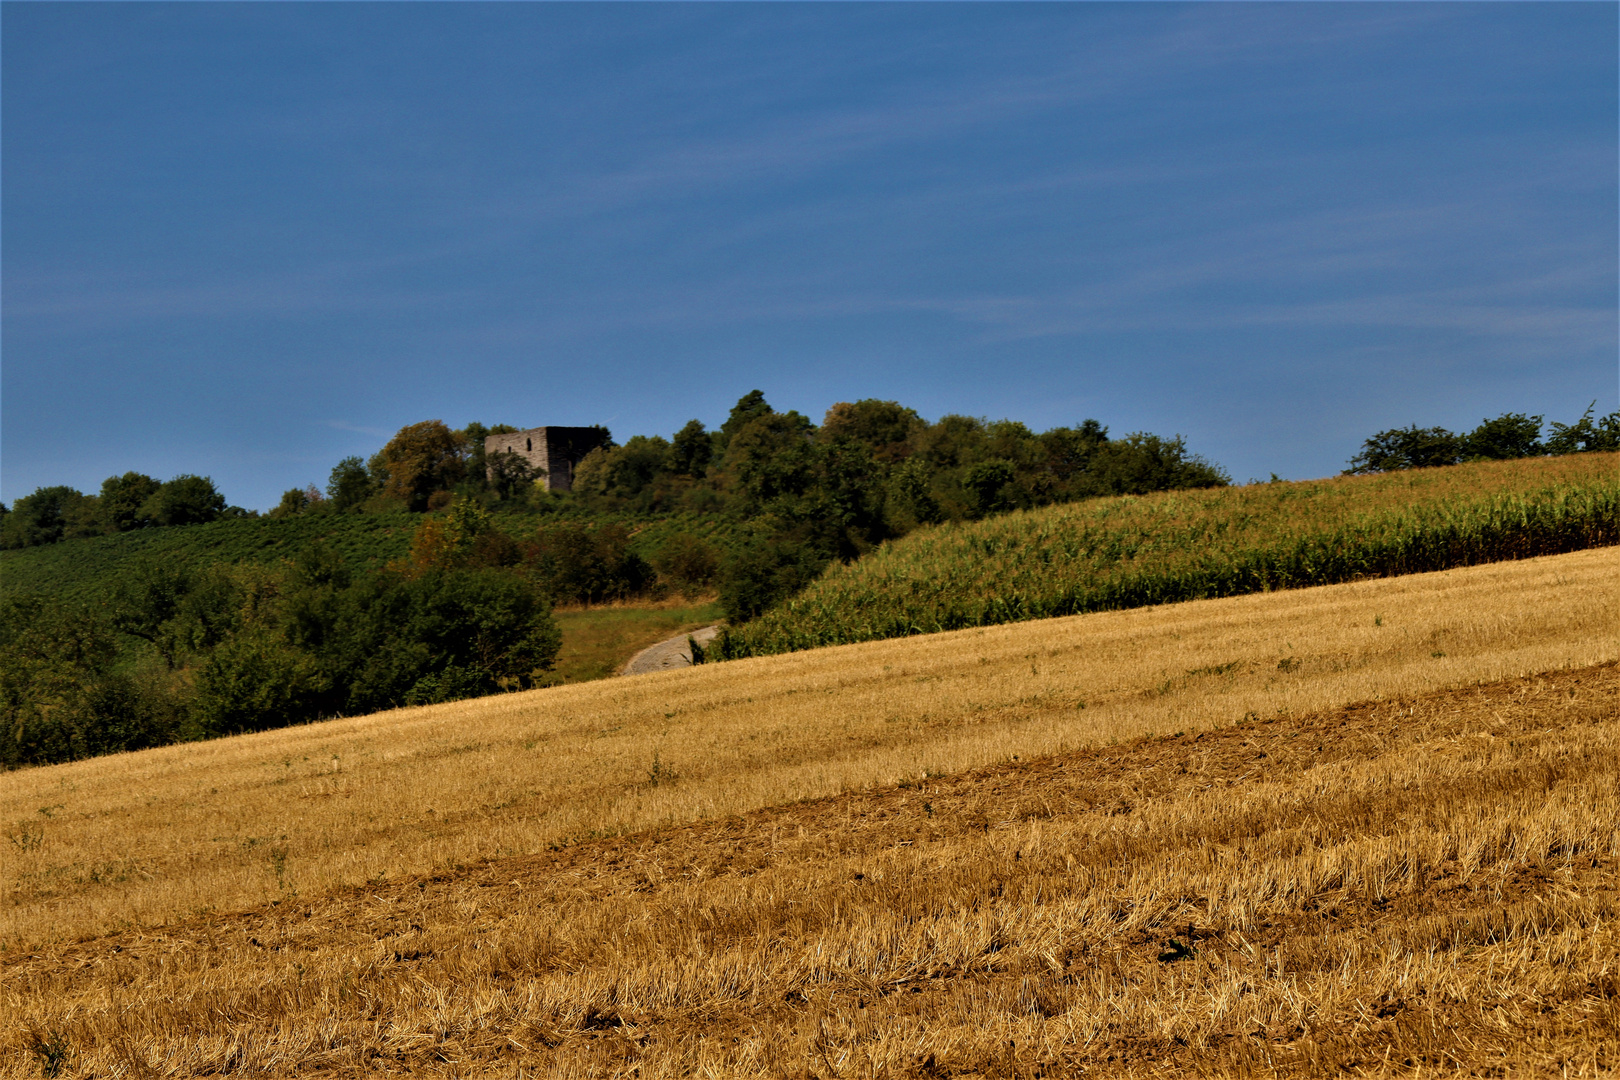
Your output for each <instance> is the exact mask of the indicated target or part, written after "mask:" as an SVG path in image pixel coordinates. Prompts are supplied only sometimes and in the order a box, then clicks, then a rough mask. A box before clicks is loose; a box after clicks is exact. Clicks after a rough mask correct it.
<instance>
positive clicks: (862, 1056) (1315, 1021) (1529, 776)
mask: <svg viewBox="0 0 1620 1080" xmlns="http://www.w3.org/2000/svg"><path fill="white" fill-rule="evenodd" d="M1617 609H1620V558H1617V557H1616V553H1615V552H1614V551H1613V549H1601V550H1595V551H1587V552H1581V553H1576V554H1572V555H1565V556H1558V557H1553V558H1545V559H1537V560H1530V561H1526V562H1520V563H1509V564H1498V565H1493V566H1483V567H1475V568H1470V569H1466V570H1456V571H1448V572H1444V573H1439V574H1431V575H1420V576H1413V577H1406V578H1396V579H1387V580H1379V581H1370V582H1361V583H1354V584H1348V585H1340V586H1331V587H1327V588H1322V589H1315V590H1305V591H1300V592H1294V593H1270V594H1262V595H1256V596H1247V597H1238V598H1232V599H1226V600H1215V601H1201V602H1197V603H1192V604H1185V605H1177V606H1175V607H1165V608H1154V609H1140V610H1135V611H1123V612H1109V613H1102V614H1097V615H1089V616H1081V617H1077V618H1072V619H1062V620H1051V621H1048V622H1042V623H1023V624H1015V625H1010V626H1003V627H995V628H989V629H983V630H970V631H963V632H959V633H955V634H948V635H937V636H934V637H928V638H917V639H909V640H902V641H887V642H876V643H872V644H867V645H859V646H851V647H846V648H840V649H829V650H821V651H816V652H809V653H798V654H792V655H788V656H779V657H769V658H763V659H759V660H750V661H741V662H735V663H729V664H724V665H716V666H712V667H699V668H695V669H689V670H686V671H679V672H671V673H666V674H660V675H654V676H645V677H640V678H637V679H630V680H620V681H615V682H610V683H596V684H587V685H581V686H568V687H559V688H553V689H549V690H544V691H537V692H534V693H531V694H527V695H511V696H508V697H503V698H498V699H494V700H488V699H486V700H484V701H481V702H470V703H461V704H456V705H446V706H436V707H432V708H426V709H417V710H405V711H400V712H397V713H391V714H384V715H380V716H375V717H363V718H356V719H352V720H344V721H337V722H333V723H329V724H323V725H316V726H311V727H308V728H298V729H291V730H285V731H279V732H272V733H266V734H263V735H258V736H251V737H248V738H244V739H235V740H226V741H221V742H218V743H209V744H201V745H194V746H185V747H169V748H163V749H161V750H155V751H148V752H144V753H141V754H135V755H123V756H119V757H114V758H107V759H99V760H95V761H87V762H80V763H75V764H72V765H66V766H57V767H52V768H47V769H36V770H29V771H26V772H22V773H16V774H12V775H9V776H7V777H5V778H3V780H0V822H5V823H7V829H8V836H9V837H10V842H9V843H8V844H7V845H6V851H5V856H6V858H5V866H4V880H3V883H0V884H3V888H4V902H5V908H4V911H3V912H0V916H3V925H0V934H3V937H0V940H3V941H4V944H5V948H6V951H5V952H4V953H0V1060H4V1061H5V1062H6V1066H5V1067H6V1068H7V1069H8V1070H9V1071H11V1072H12V1073H14V1074H18V1075H29V1074H30V1073H35V1074H37V1073H38V1072H39V1071H40V1070H42V1069H48V1068H57V1069H58V1070H59V1073H60V1075H146V1074H149V1073H157V1074H166V1075H194V1074H198V1073H204V1072H238V1073H245V1074H288V1075H290V1074H293V1073H301V1072H311V1071H315V1070H325V1071H327V1072H331V1073H335V1074H358V1073H362V1072H371V1071H379V1070H381V1071H394V1072H424V1073H435V1074H442V1075H471V1074H480V1075H490V1074H497V1075H498V1074H508V1075H517V1074H519V1073H522V1072H527V1073H528V1074H533V1075H639V1076H660V1075H689V1074H693V1073H697V1074H705V1073H707V1074H712V1075H744V1074H748V1075H759V1074H766V1075H848V1076H871V1075H895V1076H951V1075H986V1076H990V1075H994V1076H1010V1075H1020V1076H1023V1075H1064V1074H1070V1073H1073V1072H1075V1071H1077V1070H1081V1069H1084V1070H1087V1071H1089V1072H1094V1073H1101V1074H1109V1075H1113V1074H1120V1075H1123V1074H1133V1073H1134V1074H1149V1073H1154V1072H1158V1071H1165V1072H1170V1073H1188V1072H1191V1073H1198V1072H1206V1073H1222V1074H1244V1073H1263V1074H1298V1075H1325V1074H1328V1073H1342V1072H1345V1071H1350V1072H1356V1071H1359V1072H1363V1073H1367V1074H1407V1073H1412V1072H1414V1071H1419V1070H1421V1071H1422V1072H1424V1073H1426V1074H1430V1075H1432V1074H1434V1073H1436V1072H1463V1073H1469V1072H1472V1073H1473V1074H1476V1075H1484V1074H1487V1073H1490V1072H1493V1071H1494V1073H1495V1074H1497V1075H1525V1074H1546V1075H1602V1074H1605V1073H1608V1072H1612V1071H1613V1070H1614V1069H1616V1068H1620V1055H1617V1038H1620V1035H1617V1032H1620V1022H1617V1021H1620V1005H1617V1001H1620V997H1617V991H1620V971H1617V964H1616V961H1615V959H1614V958H1615V956H1616V955H1620V931H1617V929H1616V927H1617V924H1616V921H1615V920H1616V915H1617V904H1620V897H1617V895H1616V884H1615V882H1616V870H1617V862H1616V857H1617V855H1620V804H1617V796H1616V791H1617V790H1620V776H1617V775H1616V773H1617V771H1620V734H1617V731H1620V729H1617V724H1616V717H1615V701H1616V691H1617V682H1616V675H1615V667H1614V661H1615V658H1616V653H1617V651H1620V650H1617V647H1616V641H1615V634H1614V630H1613V624H1614V620H1613V614H1612V613H1613V611H1615V610H1617ZM1543 673H1546V674H1543ZM1150 733H1151V734H1150Z"/></svg>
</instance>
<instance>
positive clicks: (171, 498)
mask: <svg viewBox="0 0 1620 1080" xmlns="http://www.w3.org/2000/svg"><path fill="white" fill-rule="evenodd" d="M224 513H225V496H223V495H221V494H220V493H219V492H218V491H217V490H216V489H215V487H214V482H213V481H212V480H210V479H209V478H208V477H206V476H191V475H189V474H182V475H180V476H177V477H175V478H174V479H173V480H170V481H169V482H168V483H166V484H162V485H160V486H159V487H158V489H157V491H155V492H153V493H152V495H151V496H150V497H149V498H148V499H147V500H146V502H145V503H143V504H142V505H141V514H142V515H143V516H144V517H145V518H146V519H147V520H148V521H150V522H151V523H152V524H154V525H200V524H202V523H203V522H206V521H214V520H215V519H217V518H219V517H221V516H222V515H224Z"/></svg>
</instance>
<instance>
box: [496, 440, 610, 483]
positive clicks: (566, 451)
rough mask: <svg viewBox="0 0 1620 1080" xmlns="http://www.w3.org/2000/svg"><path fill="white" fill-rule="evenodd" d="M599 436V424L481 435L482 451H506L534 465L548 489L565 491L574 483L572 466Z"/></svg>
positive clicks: (596, 442)
mask: <svg viewBox="0 0 1620 1080" xmlns="http://www.w3.org/2000/svg"><path fill="white" fill-rule="evenodd" d="M601 440H602V429H600V428H588V427H537V428H529V429H527V430H525V431H509V432H507V433H506V434H504V435H490V436H488V437H486V438H485V439H484V453H485V455H489V454H495V453H499V452H501V451H503V450H506V451H510V452H512V453H514V454H516V455H518V456H519V457H521V458H523V459H524V460H525V461H527V462H528V463H529V464H530V465H532V466H533V467H534V469H535V471H536V472H537V473H539V475H540V481H541V483H543V484H545V486H546V489H547V490H548V491H569V490H571V489H572V488H573V486H574V466H575V465H578V464H579V462H580V459H582V458H583V457H584V456H585V455H586V454H588V453H590V452H591V451H592V450H594V449H596V448H597V447H598V446H599V445H601Z"/></svg>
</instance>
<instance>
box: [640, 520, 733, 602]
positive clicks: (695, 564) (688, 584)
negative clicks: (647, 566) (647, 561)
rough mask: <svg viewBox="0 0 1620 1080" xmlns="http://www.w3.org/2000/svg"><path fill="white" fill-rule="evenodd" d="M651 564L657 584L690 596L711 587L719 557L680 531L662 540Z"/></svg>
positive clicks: (707, 546)
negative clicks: (665, 585)
mask: <svg viewBox="0 0 1620 1080" xmlns="http://www.w3.org/2000/svg"><path fill="white" fill-rule="evenodd" d="M652 565H653V569H654V570H656V571H657V572H658V577H659V579H660V580H661V581H663V582H665V583H667V584H669V585H670V586H672V587H674V588H676V589H679V590H680V591H682V592H684V593H687V594H689V595H690V594H692V593H697V592H701V591H702V590H704V589H707V588H709V587H710V586H711V585H713V584H714V579H715V575H716V574H717V573H718V572H719V570H720V556H719V554H718V553H717V552H716V551H715V549H714V548H713V547H711V546H710V545H709V544H708V543H706V542H705V541H704V540H703V539H702V538H701V537H697V536H693V535H692V534H691V533H684V532H683V533H676V534H675V535H674V536H672V537H670V538H669V539H668V540H666V541H664V544H663V546H662V547H660V548H659V549H658V553H657V554H656V555H654V556H653V559H652Z"/></svg>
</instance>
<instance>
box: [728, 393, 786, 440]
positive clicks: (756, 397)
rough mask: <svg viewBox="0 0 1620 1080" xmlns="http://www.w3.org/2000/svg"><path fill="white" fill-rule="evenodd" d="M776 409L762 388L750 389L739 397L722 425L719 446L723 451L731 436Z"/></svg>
mask: <svg viewBox="0 0 1620 1080" xmlns="http://www.w3.org/2000/svg"><path fill="white" fill-rule="evenodd" d="M774 411H775V410H774V409H772V408H771V406H770V403H769V402H767V401H766V400H765V394H764V392H763V391H760V390H750V391H748V393H746V394H744V395H743V396H742V397H740V398H738V399H737V404H735V405H733V406H732V407H731V413H730V415H728V416H727V417H726V422H725V423H723V424H721V425H720V431H719V433H718V434H719V436H720V437H719V439H718V440H717V442H718V443H719V448H720V449H721V450H722V451H723V450H725V448H726V445H727V444H728V443H729V442H730V441H731V437H732V436H733V435H735V434H737V432H739V431H741V430H742V429H743V428H744V427H746V426H747V425H748V424H750V423H752V422H753V421H755V420H758V419H759V418H760V417H762V416H769V415H771V413H773V412H774Z"/></svg>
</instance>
